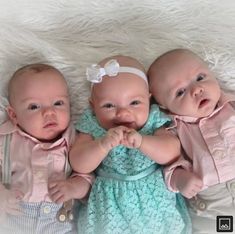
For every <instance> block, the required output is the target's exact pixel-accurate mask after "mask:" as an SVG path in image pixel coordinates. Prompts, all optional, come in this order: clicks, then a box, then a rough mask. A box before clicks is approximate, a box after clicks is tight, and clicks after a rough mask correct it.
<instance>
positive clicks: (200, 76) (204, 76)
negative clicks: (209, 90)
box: [197, 74, 206, 81]
mask: <svg viewBox="0 0 235 234" xmlns="http://www.w3.org/2000/svg"><path fill="white" fill-rule="evenodd" d="M205 78H206V75H205V74H199V75H198V77H197V81H201V80H204V79H205Z"/></svg>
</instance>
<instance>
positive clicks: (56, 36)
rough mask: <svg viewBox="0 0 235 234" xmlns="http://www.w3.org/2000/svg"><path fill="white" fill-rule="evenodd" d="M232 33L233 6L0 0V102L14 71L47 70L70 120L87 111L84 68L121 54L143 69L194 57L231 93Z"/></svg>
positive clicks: (178, 1) (184, 0)
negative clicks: (61, 89) (65, 88)
mask: <svg viewBox="0 0 235 234" xmlns="http://www.w3.org/2000/svg"><path fill="white" fill-rule="evenodd" d="M234 32H235V1H234V0H225V1H221V0H190V1H188V0H167V1H164V0H158V1H156V0H145V1H143V0H135V1H134V0H112V1H110V0H102V1H100V0H88V1H87V0H79V1H78V0H69V1H68V0H34V1H31V0H8V1H4V0H0V38H1V39H0V64H1V66H0V79H1V80H0V95H1V96H2V97H6V95H7V93H6V86H7V82H8V80H9V78H10V76H11V75H12V73H13V72H14V71H15V70H16V69H17V68H19V67H20V66H23V65H26V64H28V63H36V62H45V63H49V64H51V65H54V66H55V67H57V68H58V69H60V70H61V71H62V73H63V74H64V76H65V78H66V80H67V82H68V84H69V88H70V93H71V100H72V119H73V120H76V119H77V118H78V117H79V115H80V113H81V111H82V110H83V108H84V107H86V106H87V105H88V101H87V100H88V97H89V91H90V88H89V87H90V85H89V84H88V82H87V81H86V79H85V70H86V67H87V66H88V65H90V64H91V63H97V62H98V61H99V60H101V59H103V58H105V57H107V56H111V55H114V54H124V55H130V56H133V57H135V58H137V59H138V60H139V61H141V62H142V63H143V65H144V66H145V68H146V69H148V66H149V65H150V64H151V62H152V61H153V60H154V59H155V58H156V57H157V56H159V55H160V54H161V53H163V52H165V51H167V50H169V49H173V48H177V47H186V48H190V49H192V50H193V51H194V52H196V53H198V54H199V55H200V56H202V57H203V58H204V59H206V60H207V61H208V62H209V63H210V65H211V67H212V69H213V70H214V71H215V72H216V74H217V77H218V79H219V80H220V81H221V84H222V85H223V87H224V88H226V89H231V90H235V79H234V78H235V52H234V51H235V34H234ZM0 101H1V104H2V105H4V100H3V98H2V99H1V100H0ZM1 114H2V115H1V116H0V118H1V119H4V111H2V112H1Z"/></svg>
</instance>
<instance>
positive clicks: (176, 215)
mask: <svg viewBox="0 0 235 234" xmlns="http://www.w3.org/2000/svg"><path fill="white" fill-rule="evenodd" d="M87 78H88V80H89V81H91V82H92V86H91V97H90V108H88V109H87V110H85V112H84V113H83V115H82V116H81V118H80V119H79V121H78V123H77V125H76V128H77V130H78V131H79V132H80V133H79V135H78V137H77V139H76V142H75V144H74V145H73V148H72V149H71V153H70V161H71V165H72V168H73V169H74V170H75V171H76V172H79V173H90V172H92V171H95V173H96V176H97V177H96V180H95V182H94V185H93V186H92V190H91V193H90V196H89V199H88V203H87V205H84V206H83V207H82V208H81V210H80V212H79V217H78V232H79V233H82V234H86V233H89V234H91V233H92V234H104V233H105V234H109V233H110V234H111V233H112V234H113V233H123V234H133V233H136V234H138V233H139V234H143V233H148V234H156V233H159V234H165V233H175V234H179V233H190V220H189V216H188V213H187V208H186V206H185V204H184V201H183V199H182V197H181V196H178V195H179V194H175V193H172V192H170V191H168V190H167V188H166V186H165V184H164V180H163V177H162V168H161V166H160V164H167V163H171V162H173V161H175V160H176V159H177V158H178V156H179V154H180V144H179V141H178V139H177V138H176V137H175V135H174V134H171V133H170V132H168V131H166V130H165V129H164V127H163V126H164V124H166V123H167V122H168V121H169V119H168V118H166V117H165V115H164V114H163V113H162V112H160V111H159V108H158V106H157V105H152V106H151V107H150V102H149V100H150V93H149V87H148V81H147V77H146V74H145V71H144V68H143V66H142V65H141V64H140V63H139V62H138V61H137V60H136V59H134V58H131V57H128V56H121V55H119V56H113V57H109V58H106V59H104V60H102V61H101V62H100V63H99V64H98V65H97V64H93V65H92V66H91V67H89V68H88V69H87Z"/></svg>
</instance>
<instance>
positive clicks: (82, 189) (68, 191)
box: [48, 174, 93, 203]
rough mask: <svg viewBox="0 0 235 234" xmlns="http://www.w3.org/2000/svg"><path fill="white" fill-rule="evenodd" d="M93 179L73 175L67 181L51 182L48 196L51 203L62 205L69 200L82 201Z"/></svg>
mask: <svg viewBox="0 0 235 234" xmlns="http://www.w3.org/2000/svg"><path fill="white" fill-rule="evenodd" d="M92 180H93V177H92V176H91V175H84V176H82V175H81V176H80V175H77V174H74V175H73V176H71V177H69V178H68V179H67V180H58V181H51V182H50V183H49V186H48V187H49V194H50V198H51V200H52V201H53V202H56V203H63V202H66V201H68V200H70V199H83V198H85V197H86V195H87V194H88V192H89V190H90V187H91V183H92Z"/></svg>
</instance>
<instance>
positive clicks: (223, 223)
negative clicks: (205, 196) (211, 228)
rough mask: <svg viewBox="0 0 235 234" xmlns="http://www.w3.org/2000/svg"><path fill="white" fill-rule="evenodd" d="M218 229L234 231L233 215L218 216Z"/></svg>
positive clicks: (220, 230) (218, 230) (219, 230)
mask: <svg viewBox="0 0 235 234" xmlns="http://www.w3.org/2000/svg"><path fill="white" fill-rule="evenodd" d="M216 231H217V232H233V216H217V217H216Z"/></svg>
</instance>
